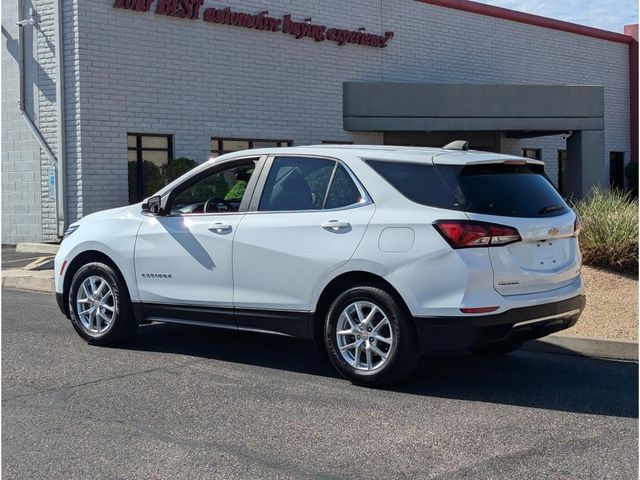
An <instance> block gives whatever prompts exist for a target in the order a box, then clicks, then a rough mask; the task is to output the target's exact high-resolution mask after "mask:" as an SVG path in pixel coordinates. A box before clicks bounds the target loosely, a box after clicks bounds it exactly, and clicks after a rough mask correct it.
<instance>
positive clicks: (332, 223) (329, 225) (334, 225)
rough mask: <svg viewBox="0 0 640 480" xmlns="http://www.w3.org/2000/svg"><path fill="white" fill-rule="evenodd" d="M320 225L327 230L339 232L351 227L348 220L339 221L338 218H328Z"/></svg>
mask: <svg viewBox="0 0 640 480" xmlns="http://www.w3.org/2000/svg"><path fill="white" fill-rule="evenodd" d="M320 226H321V227H322V228H324V229H325V230H328V231H329V232H339V231H341V230H347V229H351V224H350V223H349V222H340V221H338V220H329V221H328V222H324V223H323V224H321V225H320Z"/></svg>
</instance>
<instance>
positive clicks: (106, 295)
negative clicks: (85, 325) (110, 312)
mask: <svg viewBox="0 0 640 480" xmlns="http://www.w3.org/2000/svg"><path fill="white" fill-rule="evenodd" d="M111 297H113V292H112V291H111V289H109V291H108V292H107V293H105V294H104V295H103V296H102V298H101V299H100V300H102V301H103V302H104V301H105V300H106V299H107V298H111Z"/></svg>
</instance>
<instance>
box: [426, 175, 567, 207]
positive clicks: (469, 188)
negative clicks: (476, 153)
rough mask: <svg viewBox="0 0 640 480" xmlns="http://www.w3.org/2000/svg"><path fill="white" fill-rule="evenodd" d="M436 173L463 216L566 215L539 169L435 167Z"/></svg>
mask: <svg viewBox="0 0 640 480" xmlns="http://www.w3.org/2000/svg"><path fill="white" fill-rule="evenodd" d="M437 169H438V171H439V172H440V173H441V175H442V177H443V178H444V180H445V182H446V183H447V184H448V186H449V188H450V189H451V192H452V193H453V195H454V196H455V197H456V202H457V203H458V204H459V205H461V206H462V209H463V210H464V211H467V212H471V213H481V214H485V215H498V216H505V217H531V218H536V217H548V216H555V215H562V214H564V213H566V212H567V211H568V207H567V205H566V203H565V202H564V200H563V199H562V197H561V196H560V194H558V192H557V190H556V189H555V187H554V186H553V184H552V183H551V182H550V181H549V179H548V178H547V177H546V175H545V174H544V170H543V168H542V166H541V165H531V164H528V165H505V164H501V163H495V164H485V165H437Z"/></svg>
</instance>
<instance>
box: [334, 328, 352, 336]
mask: <svg viewBox="0 0 640 480" xmlns="http://www.w3.org/2000/svg"><path fill="white" fill-rule="evenodd" d="M336 335H355V334H354V333H353V330H351V329H349V330H339V331H337V332H336Z"/></svg>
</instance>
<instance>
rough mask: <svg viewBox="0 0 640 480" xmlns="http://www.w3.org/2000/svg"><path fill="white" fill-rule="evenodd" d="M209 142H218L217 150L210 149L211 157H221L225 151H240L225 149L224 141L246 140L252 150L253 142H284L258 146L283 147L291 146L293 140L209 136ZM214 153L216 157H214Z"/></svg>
mask: <svg viewBox="0 0 640 480" xmlns="http://www.w3.org/2000/svg"><path fill="white" fill-rule="evenodd" d="M210 141H211V142H214V141H215V142H218V150H217V151H214V150H213V149H211V157H212V158H216V157H221V156H222V155H226V154H227V153H234V152H241V151H242V150H225V149H224V142H226V141H229V142H247V143H248V144H249V148H248V150H253V149H254V147H253V144H254V142H273V143H286V145H281V146H280V147H260V148H283V147H291V146H293V140H274V139H268V138H266V139H265V138H229V137H211V140H210ZM214 155H215V156H216V157H214Z"/></svg>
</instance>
